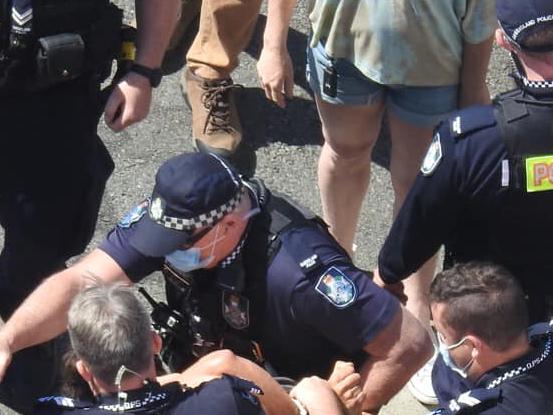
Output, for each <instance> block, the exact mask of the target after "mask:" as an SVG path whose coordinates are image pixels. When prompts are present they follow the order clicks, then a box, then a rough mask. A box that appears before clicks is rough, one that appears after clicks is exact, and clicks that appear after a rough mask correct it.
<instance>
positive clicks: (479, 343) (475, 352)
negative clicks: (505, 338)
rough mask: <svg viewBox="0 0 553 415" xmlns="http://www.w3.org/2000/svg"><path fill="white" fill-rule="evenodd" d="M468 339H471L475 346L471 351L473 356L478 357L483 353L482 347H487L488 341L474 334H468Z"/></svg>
mask: <svg viewBox="0 0 553 415" xmlns="http://www.w3.org/2000/svg"><path fill="white" fill-rule="evenodd" d="M467 340H469V341H470V342H471V343H472V345H473V346H474V347H473V348H472V351H471V353H470V354H471V356H472V357H473V358H476V357H478V355H479V354H481V353H482V348H484V347H487V345H486V343H484V342H483V341H482V340H481V339H480V338H479V337H476V336H474V335H469V336H467Z"/></svg>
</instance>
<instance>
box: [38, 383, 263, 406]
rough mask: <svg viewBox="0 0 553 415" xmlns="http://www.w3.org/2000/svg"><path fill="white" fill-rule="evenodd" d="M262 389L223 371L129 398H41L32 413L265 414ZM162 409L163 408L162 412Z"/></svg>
mask: <svg viewBox="0 0 553 415" xmlns="http://www.w3.org/2000/svg"><path fill="white" fill-rule="evenodd" d="M262 393H263V392H262V391H261V389H259V388H258V387H257V386H256V385H255V384H253V383H251V382H249V381H246V380H243V379H240V378H236V377H233V376H228V375H224V376H223V377H221V378H219V379H214V380H211V381H208V382H205V383H203V384H201V385H200V386H198V387H196V388H185V389H184V390H183V389H182V386H181V385H179V384H171V385H166V386H164V387H161V386H159V385H158V384H157V383H150V384H148V385H146V386H144V387H143V388H141V389H136V390H133V391H127V392H125V394H126V398H125V399H123V400H121V399H119V397H118V396H117V394H114V395H107V396H102V397H99V398H98V400H97V402H94V403H91V402H84V401H79V400H76V399H72V398H68V397H63V396H48V397H44V398H40V399H39V400H38V403H37V405H36V407H35V410H34V412H33V413H35V414H37V415H62V414H72V415H79V414H83V415H104V414H109V413H125V412H127V413H141V414H144V415H147V414H149V413H151V414H159V413H164V414H167V415H205V414H218V415H219V414H220V415H262V414H264V411H263V410H262V408H261V405H260V403H259V400H258V398H257V397H258V396H259V395H260V394H262ZM160 411H161V412H160Z"/></svg>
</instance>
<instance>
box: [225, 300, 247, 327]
mask: <svg viewBox="0 0 553 415" xmlns="http://www.w3.org/2000/svg"><path fill="white" fill-rule="evenodd" d="M223 317H224V319H225V321H226V322H227V323H228V324H229V325H230V326H231V327H232V328H235V329H236V330H242V329H245V328H246V327H248V326H249V325H250V302H249V301H248V299H247V298H246V297H242V296H241V295H238V294H236V293H232V292H229V291H223Z"/></svg>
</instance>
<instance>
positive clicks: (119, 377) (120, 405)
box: [114, 365, 147, 412]
mask: <svg viewBox="0 0 553 415" xmlns="http://www.w3.org/2000/svg"><path fill="white" fill-rule="evenodd" d="M126 372H129V373H132V374H133V375H135V376H138V377H139V378H141V379H142V382H143V383H144V384H146V383H147V382H146V381H145V380H144V378H143V377H142V375H141V374H140V373H137V372H135V371H134V370H132V369H129V368H128V367H127V366H125V365H121V367H120V368H119V370H118V371H117V374H116V375H115V381H114V383H115V386H117V411H119V412H124V411H125V405H126V404H127V397H128V394H127V392H124V391H122V390H121V382H122V381H123V376H125V373H126Z"/></svg>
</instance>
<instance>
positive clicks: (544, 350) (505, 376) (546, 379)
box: [432, 323, 553, 415]
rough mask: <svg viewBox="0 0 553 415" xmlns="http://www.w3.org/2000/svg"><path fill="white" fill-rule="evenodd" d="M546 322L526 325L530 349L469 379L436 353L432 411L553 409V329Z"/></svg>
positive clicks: (458, 414) (450, 414)
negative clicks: (436, 404) (435, 401)
mask: <svg viewBox="0 0 553 415" xmlns="http://www.w3.org/2000/svg"><path fill="white" fill-rule="evenodd" d="M550 329H551V326H550V324H549V323H539V324H535V325H533V326H531V327H530V328H529V332H528V334H529V337H530V339H531V344H532V349H531V351H530V352H528V353H527V354H526V355H524V356H522V357H521V358H519V359H516V360H514V361H512V362H509V363H506V364H503V365H501V366H498V367H496V368H494V369H492V370H490V371H488V372H486V373H485V374H484V375H482V376H481V377H480V379H478V380H477V381H476V382H474V383H472V382H470V381H469V380H467V379H463V378H461V377H460V376H459V375H458V374H456V373H455V372H453V371H452V370H451V369H449V368H448V367H447V366H446V365H445V364H444V362H443V360H442V359H441V358H440V357H438V359H436V363H435V364H434V368H433V370H432V383H433V386H434V390H435V392H436V395H437V397H438V400H439V402H440V407H441V408H440V409H438V410H436V411H435V412H434V413H435V414H442V415H463V414H485V415H515V414H517V415H519V414H528V415H545V414H551V413H553V356H552V355H551V354H552V352H553V350H552V349H553V333H551V332H548V331H549V330H550Z"/></svg>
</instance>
